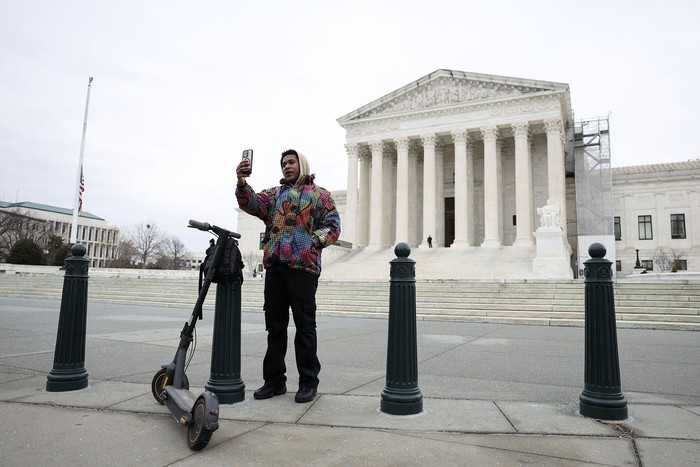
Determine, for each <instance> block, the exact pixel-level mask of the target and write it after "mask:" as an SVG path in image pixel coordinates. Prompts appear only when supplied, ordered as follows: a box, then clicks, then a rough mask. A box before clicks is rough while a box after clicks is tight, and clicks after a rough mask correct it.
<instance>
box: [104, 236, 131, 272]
mask: <svg viewBox="0 0 700 467" xmlns="http://www.w3.org/2000/svg"><path fill="white" fill-rule="evenodd" d="M138 258H139V253H138V251H136V248H134V245H133V243H131V240H129V239H128V238H126V236H122V237H121V238H120V239H119V244H118V245H117V249H116V251H115V254H114V258H113V259H111V260H109V262H108V263H107V265H108V267H110V268H133V267H135V262H136V260H137V259H138Z"/></svg>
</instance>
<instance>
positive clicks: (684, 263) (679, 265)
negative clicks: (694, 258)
mask: <svg viewBox="0 0 700 467" xmlns="http://www.w3.org/2000/svg"><path fill="white" fill-rule="evenodd" d="M675 264H676V271H687V270H688V260H686V259H677V260H676V263H675Z"/></svg>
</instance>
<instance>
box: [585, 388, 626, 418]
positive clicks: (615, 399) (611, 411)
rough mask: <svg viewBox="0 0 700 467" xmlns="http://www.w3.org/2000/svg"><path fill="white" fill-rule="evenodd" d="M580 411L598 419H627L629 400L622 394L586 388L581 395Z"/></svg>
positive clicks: (586, 415)
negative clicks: (600, 392)
mask: <svg viewBox="0 0 700 467" xmlns="http://www.w3.org/2000/svg"><path fill="white" fill-rule="evenodd" d="M579 413H580V414H581V415H583V416H584V417H589V418H595V419H598V420H616V421H620V420H626V419H627V400H626V399H625V397H624V396H623V395H622V394H621V393H620V394H598V393H592V392H590V391H586V390H584V391H583V392H582V393H581V395H580V396H579Z"/></svg>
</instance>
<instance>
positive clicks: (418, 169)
mask: <svg viewBox="0 0 700 467" xmlns="http://www.w3.org/2000/svg"><path fill="white" fill-rule="evenodd" d="M422 163H423V153H422V147H421V145H420V144H419V143H418V141H415V140H413V141H411V142H410V144H409V146H408V166H409V170H408V171H409V187H410V188H409V198H410V201H409V221H408V229H409V230H408V234H409V238H410V241H409V243H408V244H409V245H410V246H411V247H415V248H417V247H418V245H420V244H421V241H422V240H421V235H422V233H421V229H422V228H423V212H422V211H421V209H420V208H421V207H422V203H423V188H422V186H423V166H422Z"/></svg>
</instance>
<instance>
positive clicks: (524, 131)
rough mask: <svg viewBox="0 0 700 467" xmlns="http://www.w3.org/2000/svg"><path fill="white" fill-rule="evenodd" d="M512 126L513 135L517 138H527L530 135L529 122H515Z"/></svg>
mask: <svg viewBox="0 0 700 467" xmlns="http://www.w3.org/2000/svg"><path fill="white" fill-rule="evenodd" d="M510 126H511V128H513V136H515V137H516V138H527V137H528V136H530V124H529V123H528V122H515V123H512V124H511V125H510Z"/></svg>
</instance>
